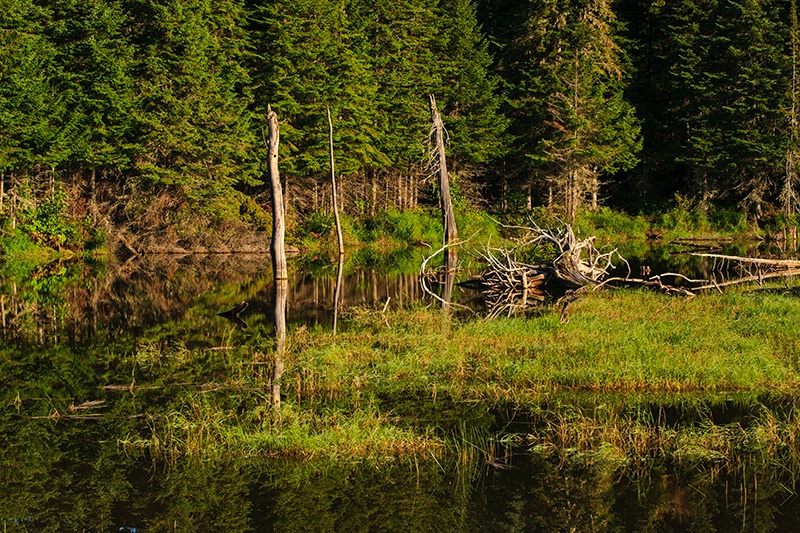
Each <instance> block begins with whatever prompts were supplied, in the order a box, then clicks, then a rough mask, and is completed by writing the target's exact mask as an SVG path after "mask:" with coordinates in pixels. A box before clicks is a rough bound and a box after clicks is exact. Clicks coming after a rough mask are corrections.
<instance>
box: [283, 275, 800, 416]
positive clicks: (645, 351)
mask: <svg viewBox="0 0 800 533" xmlns="http://www.w3.org/2000/svg"><path fill="white" fill-rule="evenodd" d="M797 313H800V302H797V301H796V299H795V298H792V297H791V296H782V295H780V294H769V295H759V294H731V295H717V294H711V295H706V296H702V297H698V298H695V299H681V298H672V297H668V296H665V295H661V294H655V293H648V292H631V291H617V292H610V291H608V292H603V293H598V294H593V295H590V296H588V297H586V298H584V299H582V300H580V301H578V302H576V303H574V304H573V306H572V308H571V310H570V313H569V315H568V316H569V320H568V322H567V323H564V324H561V323H560V322H559V315H558V313H557V312H556V311H554V312H549V313H544V314H542V315H541V316H535V317H527V318H526V317H520V318H504V319H498V320H494V321H483V320H473V321H467V322H463V323H459V322H450V323H449V322H447V320H446V319H445V318H444V317H443V316H442V314H441V313H440V312H438V311H436V310H422V309H417V310H399V311H395V312H392V313H391V314H390V315H386V314H384V313H382V312H379V311H374V312H367V311H364V312H362V313H361V314H359V315H358V316H356V317H354V322H355V324H354V325H352V326H351V327H350V328H349V329H348V332H346V333H344V334H340V335H339V336H338V337H337V338H336V339H335V342H334V339H333V338H332V337H329V336H326V335H327V334H325V333H320V336H319V337H317V338H315V339H306V340H304V341H303V343H301V344H302V347H298V348H300V349H298V350H296V351H295V352H294V353H293V354H292V355H291V357H290V359H289V360H288V361H287V363H288V366H287V372H290V373H291V372H298V373H300V374H301V376H313V380H314V386H313V389H314V390H315V391H322V390H329V391H334V390H335V391H340V390H341V389H342V383H351V384H352V383H359V384H360V386H362V387H364V386H366V385H365V384H370V387H371V388H374V387H385V388H388V389H417V388H420V387H421V388H425V389H430V388H432V387H434V386H435V387H436V388H437V390H439V391H448V392H449V393H450V394H452V395H453V396H455V397H461V398H463V399H470V398H472V399H476V398H481V399H484V400H491V401H503V400H513V401H517V402H520V401H524V398H525V396H526V394H528V393H538V392H541V391H551V390H558V389H588V390H669V391H678V390H715V391H722V390H750V389H761V388H780V389H788V388H791V387H793V386H795V385H796V384H797V383H798V378H799V377H800V376H799V375H798V373H797V371H796V368H795V366H796V365H795V363H794V361H795V360H796V355H795V354H794V353H792V351H791V350H793V349H794V348H795V346H796V343H797V340H796V339H797V338H798V336H799V335H798V333H796V332H795V328H794V326H793V323H792V321H791V318H790V317H791V316H792V315H794V316H797ZM299 387H301V388H304V387H303V384H302V379H301V383H300V385H299ZM335 394H338V392H336V393H335ZM501 394H503V396H500V395H501ZM300 396H302V394H300Z"/></svg>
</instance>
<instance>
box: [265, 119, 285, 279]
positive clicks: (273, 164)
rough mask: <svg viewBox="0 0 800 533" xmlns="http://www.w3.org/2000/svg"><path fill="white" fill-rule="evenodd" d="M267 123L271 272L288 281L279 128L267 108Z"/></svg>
mask: <svg viewBox="0 0 800 533" xmlns="http://www.w3.org/2000/svg"><path fill="white" fill-rule="evenodd" d="M267 122H268V126H269V143H268V145H267V148H268V149H267V152H268V154H267V157H268V165H269V181H270V185H271V187H272V243H271V244H270V252H271V253H272V271H273V273H274V277H275V280H281V279H288V277H289V275H288V270H287V268H286V248H285V245H284V241H285V239H286V221H285V217H286V213H285V211H284V206H283V190H282V188H281V178H280V174H279V173H278V145H279V144H280V128H279V126H278V116H277V115H276V114H275V112H274V111H273V110H272V108H271V107H270V106H269V105H268V106H267Z"/></svg>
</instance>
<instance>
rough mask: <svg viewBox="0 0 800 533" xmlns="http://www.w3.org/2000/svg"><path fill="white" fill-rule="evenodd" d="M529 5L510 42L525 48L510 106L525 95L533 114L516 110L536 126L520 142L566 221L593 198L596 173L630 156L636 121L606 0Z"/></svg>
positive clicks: (625, 163) (636, 145)
mask: <svg viewBox="0 0 800 533" xmlns="http://www.w3.org/2000/svg"><path fill="white" fill-rule="evenodd" d="M537 7H538V9H536V10H533V11H531V13H530V18H529V19H528V21H527V31H526V32H525V33H524V34H523V35H522V36H521V37H520V39H521V41H520V42H519V44H518V45H517V46H518V47H519V48H522V49H524V50H525V52H526V53H527V61H526V63H525V64H523V65H521V67H520V68H521V72H522V76H521V77H522V79H523V80H524V83H525V89H527V90H526V91H525V92H524V93H522V94H521V98H519V99H517V100H516V101H515V102H514V105H515V106H516V107H517V108H518V109H519V108H523V107H525V105H526V104H528V103H529V102H531V101H533V104H532V110H533V113H526V114H525V115H523V116H525V118H527V119H529V120H531V119H533V120H539V121H540V123H541V124H542V125H543V127H542V129H540V130H537V128H536V127H535V126H534V127H533V128H532V130H533V135H532V136H524V137H522V140H523V146H526V147H527V153H528V156H529V157H530V158H531V160H532V161H533V162H534V163H535V164H536V165H537V166H539V168H541V169H542V170H543V172H544V173H545V174H546V176H547V179H548V181H549V183H550V184H551V186H552V187H554V188H555V191H556V192H557V193H558V196H559V198H560V200H561V202H562V204H563V206H564V210H565V214H566V217H567V219H568V220H573V219H574V217H575V215H576V213H577V211H578V209H579V208H580V206H581V205H582V204H583V203H584V202H585V200H586V196H587V195H590V196H591V198H592V202H593V203H595V204H596V202H597V195H598V193H599V178H600V176H601V175H603V174H604V173H614V172H616V171H618V170H620V169H627V168H631V167H632V166H633V165H634V164H635V163H636V162H637V158H636V154H637V152H638V151H639V149H640V148H641V141H640V128H639V124H638V121H637V119H636V117H635V115H634V110H633V107H632V106H631V105H630V104H629V103H628V102H627V100H626V99H625V97H624V92H623V91H624V88H625V82H626V78H627V69H628V61H627V57H626V55H625V53H624V52H623V50H622V49H621V48H620V46H619V45H618V44H617V41H616V39H618V28H617V22H616V18H615V16H614V14H613V12H612V11H611V7H610V5H609V3H608V2H607V1H606V0H586V1H574V0H573V1H570V0H543V1H541V2H540V3H539V4H538V5H537ZM537 102H543V103H544V106H542V104H540V103H537ZM534 124H535V123H534Z"/></svg>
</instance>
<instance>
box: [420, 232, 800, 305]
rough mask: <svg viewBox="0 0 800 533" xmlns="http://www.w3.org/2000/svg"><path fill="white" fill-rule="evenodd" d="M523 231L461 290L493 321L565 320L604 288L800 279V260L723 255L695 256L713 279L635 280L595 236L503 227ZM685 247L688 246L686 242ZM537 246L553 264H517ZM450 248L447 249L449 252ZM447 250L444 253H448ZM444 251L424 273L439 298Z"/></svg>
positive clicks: (672, 289) (488, 254)
mask: <svg viewBox="0 0 800 533" xmlns="http://www.w3.org/2000/svg"><path fill="white" fill-rule="evenodd" d="M504 227H506V228H511V229H516V230H520V231H521V232H522V236H521V237H519V238H518V239H517V242H518V244H517V246H516V247H514V248H513V249H505V248H492V247H491V246H490V245H488V244H487V246H486V248H485V250H484V252H483V253H481V254H480V258H481V260H482V261H483V262H484V263H485V265H486V266H485V267H484V269H483V270H482V271H481V272H480V274H479V275H478V276H476V277H473V278H471V279H468V280H466V281H462V282H461V283H459V285H460V286H462V287H467V288H472V289H477V290H479V291H481V295H482V296H483V300H484V301H485V303H486V306H487V309H488V317H489V318H494V317H497V316H500V315H513V314H516V313H519V312H524V311H526V310H529V309H531V308H534V307H537V306H540V305H541V304H543V303H554V304H563V305H564V309H563V311H562V314H561V318H562V321H563V320H564V319H565V318H566V314H567V308H568V306H569V304H570V302H572V301H574V300H575V299H577V298H578V297H580V295H581V294H584V293H586V292H589V291H596V290H600V289H603V288H605V287H626V286H627V287H644V288H647V289H652V290H657V291H660V292H663V293H665V294H670V295H675V296H684V297H693V296H695V295H696V294H697V293H698V292H701V291H705V290H718V291H720V292H721V291H722V287H725V286H729V285H734V284H740V283H758V284H761V283H763V282H764V281H765V280H767V279H772V278H776V277H788V276H795V275H800V260H781V259H762V258H752V257H738V256H730V255H722V254H711V253H700V252H693V253H692V254H691V255H693V256H700V257H708V258H713V259H714V260H715V261H717V262H718V263H716V264H715V268H714V272H715V275H714V276H713V277H714V279H710V280H709V279H691V278H689V277H687V276H684V275H682V274H678V273H672V272H667V273H661V274H656V275H652V276H650V275H649V273H650V272H649V269H646V270H643V272H642V274H647V275H643V276H642V277H633V276H632V275H631V269H630V265H628V262H627V261H626V260H625V258H624V257H622V256H621V255H620V254H619V253H618V251H617V250H616V249H613V250H611V251H605V252H603V251H600V250H598V249H597V248H596V247H595V246H594V237H589V238H585V239H580V238H578V237H577V236H576V235H575V233H574V231H573V229H572V228H571V227H570V226H569V225H565V226H564V227H563V228H561V229H560V230H552V229H544V228H541V227H539V226H537V225H535V224H534V225H533V226H531V227H527V226H504ZM682 244H685V243H682ZM532 246H543V247H549V249H550V252H551V253H550V256H551V259H550V260H548V261H545V262H543V263H541V264H535V265H534V264H528V263H525V262H524V261H521V260H519V259H518V256H519V255H521V252H522V251H523V250H524V249H527V248H528V247H532ZM445 248H446V247H445ZM443 249H444V248H443ZM443 249H440V250H438V251H437V252H436V253H434V254H433V255H431V256H430V257H428V258H427V259H426V260H425V261H423V263H422V267H421V269H420V274H421V279H422V280H423V281H422V285H423V289H424V290H425V291H426V292H428V293H429V294H431V295H433V296H434V297H436V298H437V299H441V298H440V297H439V296H437V295H436V294H435V293H434V292H433V291H432V290H431V285H430V280H432V279H435V278H437V277H440V274H441V272H440V271H439V270H430V269H429V266H428V265H429V262H430V260H431V259H432V258H433V257H435V256H436V255H438V254H440V253H441V252H442V251H443ZM614 261H618V262H619V263H620V264H624V265H627V267H628V268H627V271H628V272H627V275H624V276H614V277H609V275H610V273H611V271H612V269H613V268H614V264H613V262H614Z"/></svg>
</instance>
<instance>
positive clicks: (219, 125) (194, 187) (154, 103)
mask: <svg viewBox="0 0 800 533" xmlns="http://www.w3.org/2000/svg"><path fill="white" fill-rule="evenodd" d="M131 11H132V13H134V20H133V23H134V24H135V27H134V30H133V31H134V36H133V38H134V42H135V46H136V57H137V70H136V91H137V94H138V97H139V98H140V99H141V102H140V104H139V106H138V107H137V112H136V117H135V118H136V125H137V128H138V131H137V135H136V139H137V146H136V154H135V158H134V161H133V164H134V167H135V169H136V170H137V171H138V172H140V173H141V174H142V175H143V176H146V177H148V178H150V179H151V180H153V181H154V182H156V183H164V184H172V185H178V186H180V187H181V188H182V190H183V191H184V192H185V193H186V194H187V196H189V198H192V199H195V200H203V199H208V198H220V197H223V196H225V195H227V194H228V193H229V191H230V187H231V186H233V185H235V184H237V183H241V182H244V183H248V182H251V181H252V179H253V176H254V171H255V167H254V166H253V165H254V160H253V154H254V145H255V135H254V132H253V129H252V127H251V123H250V115H249V113H248V106H249V104H250V98H249V96H248V93H247V86H248V84H249V77H248V75H247V72H246V71H245V68H244V66H243V55H244V54H245V49H246V40H245V34H244V30H243V28H244V20H245V10H244V6H243V4H242V3H241V2H239V1H238V0H221V1H213V2H212V1H211V0H133V1H132V4H131ZM201 205H205V203H201Z"/></svg>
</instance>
